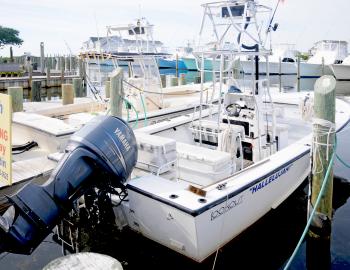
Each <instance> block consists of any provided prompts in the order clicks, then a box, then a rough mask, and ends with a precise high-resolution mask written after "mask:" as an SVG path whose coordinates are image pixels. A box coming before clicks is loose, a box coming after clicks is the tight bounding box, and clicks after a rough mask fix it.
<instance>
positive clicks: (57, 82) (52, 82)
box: [0, 75, 80, 92]
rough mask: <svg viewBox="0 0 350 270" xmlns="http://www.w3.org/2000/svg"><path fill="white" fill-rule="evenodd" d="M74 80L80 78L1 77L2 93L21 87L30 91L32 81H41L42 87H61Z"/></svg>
mask: <svg viewBox="0 0 350 270" xmlns="http://www.w3.org/2000/svg"><path fill="white" fill-rule="evenodd" d="M74 78H80V77H79V75H65V76H63V77H62V76H61V75H51V76H50V77H49V78H47V76H35V77H32V78H31V77H29V76H26V77H0V92H1V91H7V88H8V87H12V86H20V87H23V89H29V88H30V86H31V81H40V82H41V87H43V88H49V87H61V85H62V84H65V83H73V79H74Z"/></svg>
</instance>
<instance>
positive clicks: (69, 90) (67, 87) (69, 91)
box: [62, 83, 74, 105]
mask: <svg viewBox="0 0 350 270" xmlns="http://www.w3.org/2000/svg"><path fill="white" fill-rule="evenodd" d="M73 103H74V91H73V85H72V84H70V83H65V84H62V105H68V104H73Z"/></svg>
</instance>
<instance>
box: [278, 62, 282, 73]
mask: <svg viewBox="0 0 350 270" xmlns="http://www.w3.org/2000/svg"><path fill="white" fill-rule="evenodd" d="M278 75H280V76H281V75H282V58H281V57H280V58H279V59H278Z"/></svg>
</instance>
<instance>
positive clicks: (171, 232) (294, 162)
mask: <svg viewBox="0 0 350 270" xmlns="http://www.w3.org/2000/svg"><path fill="white" fill-rule="evenodd" d="M288 148H289V147H288ZM299 150H301V151H302V152H301V153H299V154H298V155H297V156H295V157H294V158H292V159H291V160H289V162H285V163H283V164H282V165H279V166H276V167H274V168H271V169H270V171H269V173H267V174H264V175H262V176H260V177H258V178H256V177H257V175H258V174H254V173H252V172H249V175H250V176H251V179H249V180H247V179H246V180H247V181H248V182H247V183H246V184H245V185H243V186H242V187H241V188H238V189H231V190H230V188H228V189H227V191H226V190H222V191H218V192H217V193H220V196H218V197H215V196H214V197H211V196H208V195H207V197H206V199H207V200H208V201H212V202H211V203H209V204H206V205H204V206H203V207H201V208H198V209H196V210H193V209H192V210H191V209H187V208H186V207H181V206H180V204H176V203H175V202H171V201H169V200H168V199H166V197H168V196H169V195H170V194H173V193H175V194H178V193H177V191H178V190H176V186H177V185H176V182H174V185H173V187H172V188H171V190H166V189H164V190H163V192H162V191H161V190H159V189H161V188H162V187H161V185H158V186H159V188H158V193H157V194H159V192H161V194H163V195H164V194H165V195H166V197H159V195H156V193H154V194H152V193H150V192H147V191H145V190H144V189H141V188H138V184H137V181H138V180H135V182H131V183H130V185H129V186H128V194H129V205H128V206H127V208H128V209H127V212H126V213H131V214H129V216H128V223H129V226H130V227H131V228H132V229H134V230H136V231H138V232H140V233H141V234H142V235H144V236H146V237H148V238H150V239H152V240H154V241H156V242H158V243H160V244H162V245H165V246H167V247H169V248H171V249H173V250H175V251H177V252H179V253H182V254H184V255H186V256H187V257H190V258H192V259H193V260H195V261H198V262H201V261H203V260H204V259H205V258H207V257H208V256H210V255H211V254H212V253H214V252H215V251H216V250H217V249H218V248H220V247H221V246H223V245H225V244H226V243H227V242H229V241H230V240H231V239H233V238H234V237H235V236H237V235H238V234H240V233H241V232H242V231H244V230H245V229H247V228H248V227H249V226H250V225H252V224H253V223H254V222H256V221H257V220H258V219H260V218H261V217H262V216H263V215H265V214H266V213H267V212H268V211H269V210H271V209H272V208H275V207H277V206H278V205H279V204H280V203H281V202H283V201H284V200H285V199H286V198H287V197H288V196H289V195H290V194H291V193H292V192H293V191H294V190H295V189H296V188H297V187H298V186H299V185H300V184H301V183H302V182H303V180H304V179H305V178H306V177H307V175H308V173H309V171H310V162H309V160H310V154H309V150H307V148H305V147H301V148H300V149H299ZM285 151H286V153H287V152H288V151H289V152H290V151H291V150H290V149H289V150H288V149H286V150H285ZM281 152H282V151H281ZM283 152H284V151H283ZM293 152H295V151H293ZM295 153H296V152H295ZM274 164H278V163H277V162H276V163H274ZM261 166H264V165H261ZM257 170H259V169H258V168H257ZM240 177H241V178H246V177H249V176H248V174H242V175H241V176H238V177H237V179H236V180H234V181H235V182H236V181H237V183H238V182H239V181H240V180H239V178H240ZM148 180H149V184H150V185H151V184H153V185H154V184H157V179H148ZM153 181H154V182H153ZM159 181H164V179H161V180H159ZM169 182H170V181H169ZM178 188H179V187H178ZM167 193H168V194H169V195H168V194H167ZM187 193H189V192H188V191H187ZM181 196H189V195H188V194H186V193H185V194H179V198H180V197H181ZM193 197H195V198H194V199H195V200H196V201H197V200H198V199H200V198H201V197H200V196H193ZM197 204H198V203H197Z"/></svg>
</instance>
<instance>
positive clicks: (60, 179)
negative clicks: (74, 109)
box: [0, 116, 137, 254]
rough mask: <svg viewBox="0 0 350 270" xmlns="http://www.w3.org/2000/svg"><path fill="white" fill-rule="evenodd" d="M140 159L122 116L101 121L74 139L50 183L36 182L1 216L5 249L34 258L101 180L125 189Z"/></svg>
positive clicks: (0, 242) (0, 235) (0, 243)
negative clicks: (33, 253) (47, 238)
mask: <svg viewBox="0 0 350 270" xmlns="http://www.w3.org/2000/svg"><path fill="white" fill-rule="evenodd" d="M136 161H137V146H136V140H135V136H134V134H133V131H132V130H131V128H130V127H129V126H128V125H127V124H126V123H125V122H124V121H123V120H121V119H119V118H116V117H112V116H102V117H96V118H95V119H94V120H92V121H90V122H89V123H88V124H87V125H85V126H84V127H83V128H82V129H81V130H79V131H78V132H76V133H75V134H74V135H73V136H72V138H71V139H70V141H69V143H68V145H67V148H66V150H65V156H64V157H63V159H62V160H61V161H60V162H59V163H58V166H57V168H56V169H55V171H54V172H53V173H52V175H51V177H50V179H49V180H48V181H47V182H46V183H44V184H43V185H42V186H39V185H36V184H33V183H30V184H28V185H26V186H25V187H23V188H22V189H21V190H20V191H18V192H17V194H15V195H13V196H11V197H9V198H8V200H9V202H10V204H11V206H10V207H9V208H8V209H7V210H6V212H5V213H4V214H3V216H0V251H8V252H12V253H21V254H30V253H31V252H32V251H33V250H34V249H35V248H36V247H37V246H38V245H39V244H40V243H41V242H42V241H43V240H44V239H45V237H46V236H47V235H48V234H49V233H50V232H51V231H52V229H53V228H54V227H55V225H56V224H57V223H58V222H59V221H60V219H61V218H62V217H64V216H65V215H66V214H67V213H68V212H70V211H71V210H72V208H73V203H74V201H76V200H77V199H78V198H79V197H81V196H82V195H83V194H84V192H85V191H86V190H87V189H89V188H91V187H92V186H94V185H95V184H96V183H98V182H101V181H109V182H110V183H109V184H110V185H111V186H113V187H123V183H124V182H125V181H126V180H127V178H128V177H129V176H130V173H131V171H132V169H133V167H134V166H135V164H136Z"/></svg>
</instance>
